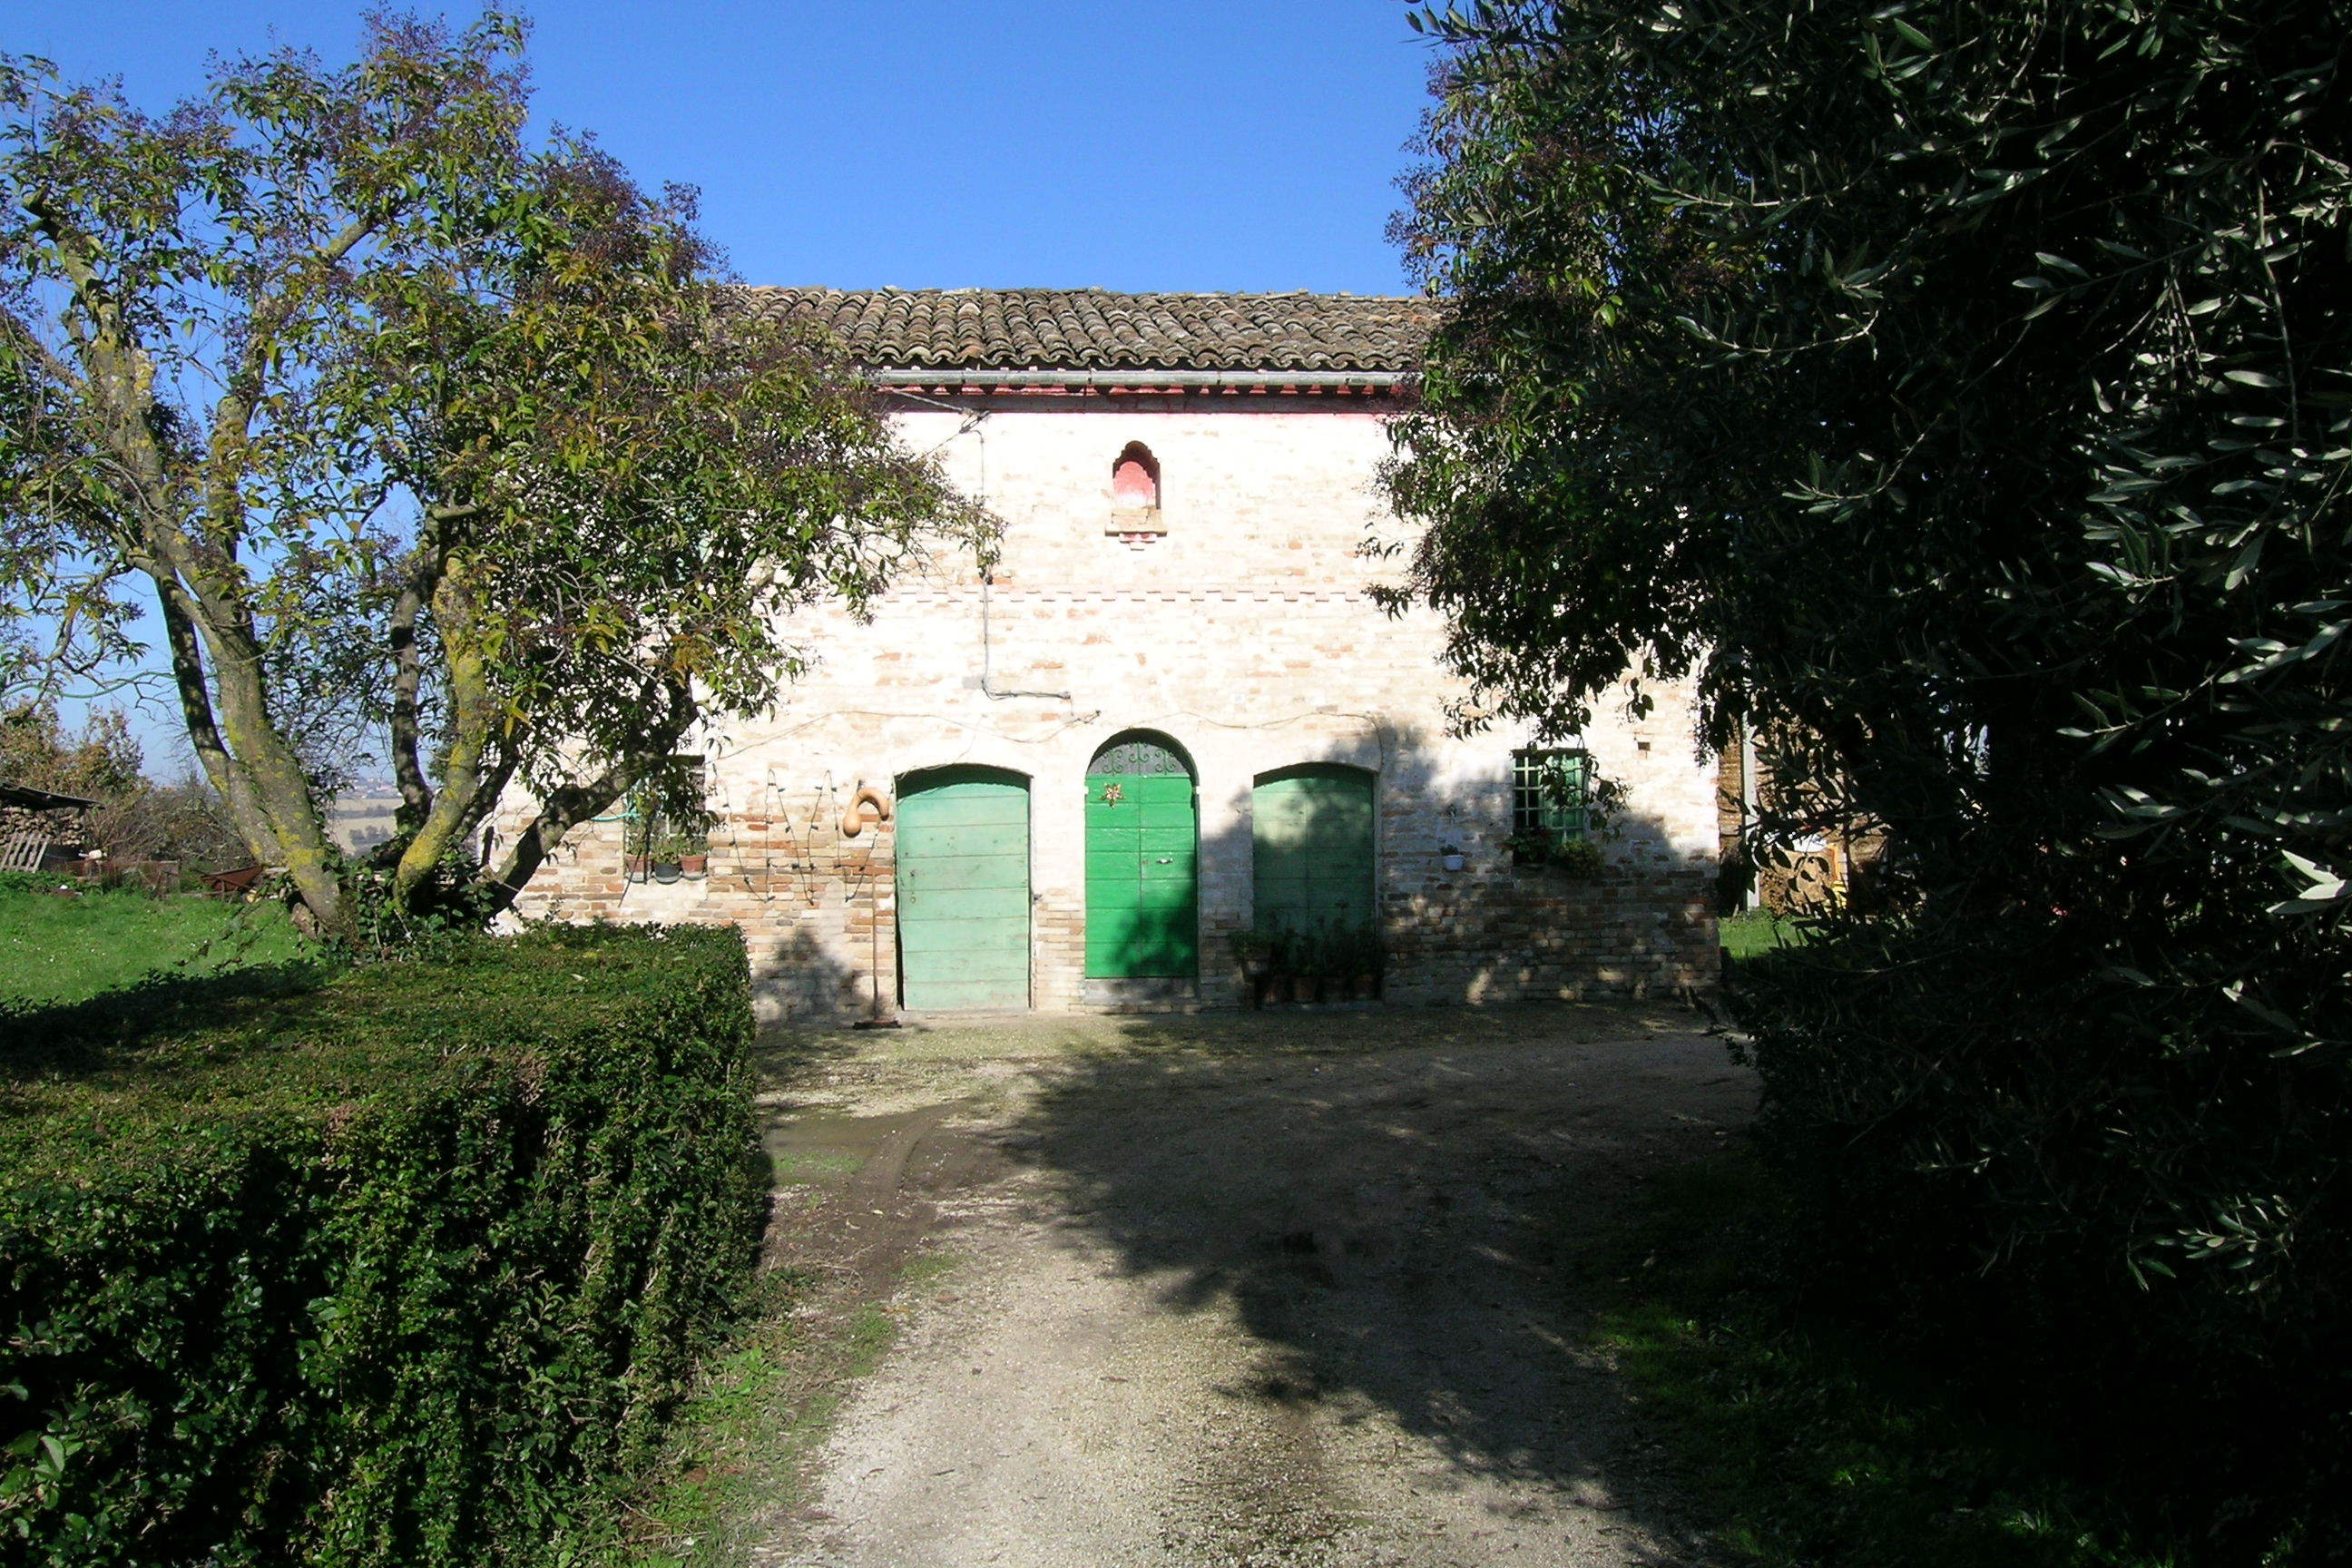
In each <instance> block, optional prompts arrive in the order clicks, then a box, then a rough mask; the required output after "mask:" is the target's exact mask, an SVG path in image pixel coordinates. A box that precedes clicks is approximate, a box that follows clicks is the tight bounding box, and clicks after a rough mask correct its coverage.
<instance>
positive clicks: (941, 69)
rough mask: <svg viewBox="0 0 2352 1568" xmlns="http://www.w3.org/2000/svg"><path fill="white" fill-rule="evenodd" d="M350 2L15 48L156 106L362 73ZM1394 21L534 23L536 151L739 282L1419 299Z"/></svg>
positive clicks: (1084, 2) (120, 6)
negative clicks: (278, 56)
mask: <svg viewBox="0 0 2352 1568" xmlns="http://www.w3.org/2000/svg"><path fill="white" fill-rule="evenodd" d="M417 9H419V10H422V11H425V12H427V13H430V12H432V11H434V10H435V7H433V6H431V5H424V6H419V7H417ZM361 11H362V6H361V5H356V4H352V5H298V4H284V3H278V0H208V3H205V4H194V3H191V0H177V3H174V0H53V3H49V4H43V5H32V4H19V5H15V6H14V7H12V8H11V14H10V15H9V16H8V17H7V19H6V20H5V22H0V50H6V51H8V52H11V53H17V54H31V55H39V56H42V57H44V58H48V59H51V60H54V61H55V62H56V63H57V64H58V68H60V70H61V71H62V72H63V74H64V75H65V76H66V78H67V79H68V80H78V81H88V80H94V79H100V78H104V77H110V76H120V77H121V79H122V85H123V89H124V91H125V92H126V94H127V95H128V96H129V97H130V99H131V101H132V102H133V103H135V104H137V105H138V106H139V107H141V108H142V109H146V110H152V111H159V112H160V111H161V110H164V109H166V108H168V107H169V106H170V105H171V104H172V103H173V102H175V101H177V100H180V99H182V98H185V97H190V96H193V95H194V94H197V93H199V92H201V91H202V90H203V89H204V87H205V72H206V68H207V57H208V56H209V55H210V54H211V53H212V52H214V51H218V52H220V53H221V54H224V55H235V54H239V53H250V52H257V51H262V50H267V49H269V48H273V47H279V46H283V45H293V46H297V47H307V48H311V49H314V50H316V51H317V52H318V53H319V54H320V56H321V57H323V58H325V59H327V60H328V61H329V62H331V63H341V62H342V61H344V60H348V59H349V58H351V57H352V51H353V48H354V47H355V45H356V43H357V40H358V37H359V17H360V15H361ZM1404 13H1405V5H1404V4H1403V0H1256V3H1254V4H1253V3H1246V0H1191V3H1189V4H1171V3H1166V0H994V3H992V4H980V3H977V0H871V3H862V4H851V5H839V4H835V5H812V4H807V3H805V0H771V3H769V4H765V5H719V4H695V3H692V0H680V3H675V4H668V5H622V4H618V3H614V0H595V3H584V0H583V3H577V4H560V3H549V4H541V5H537V6H535V7H529V8H527V14H528V15H530V16H531V17H532V21H533V28H532V34H531V42H530V60H531V68H532V75H533V80H534V84H535V88H536V95H535V98H534V100H533V102H534V106H535V109H536V111H537V114H538V118H539V120H540V122H541V126H542V128H543V127H544V126H546V125H547V124H550V123H562V124H563V125H566V126H569V127H572V128H574V129H578V130H585V131H592V132H595V133H596V134H597V136H598V137H599V139H600V140H602V141H603V142H604V145H605V146H606V147H607V148H608V149H610V150H611V151H612V152H613V153H615V154H617V155H618V156H619V157H620V159H621V161H622V162H623V163H625V164H626V165H627V166H628V167H629V169H630V170H631V171H632V172H633V173H634V174H635V175H636V176H637V178H638V179H639V180H640V181H642V182H644V183H646V184H659V183H661V182H664V181H677V182H680V183H682V184H693V185H697V186H699V187H700V188H701V190H702V195H703V206H702V212H703V228H704V231H705V232H706V233H707V234H708V235H709V237H711V238H712V239H714V240H716V241H717V242H718V243H719V245H720V246H722V247H724V248H725V249H726V251H727V254H728V257H729V259H730V262H731V263H732V265H733V268H734V269H735V270H736V271H737V272H738V273H739V274H740V275H741V276H742V277H744V278H745V279H749V280H750V281H751V282H754V283H782V284H792V283H800V284H807V283H823V284H831V285H834V286H835V287H840V288H866V287H875V286H878V285H884V284H895V285H898V286H899V287H902V288H909V289H927V288H954V287H959V286H975V285H976V286H983V287H997V288H1012V287H1022V286H1047V287H1055V288H1077V287H1086V286H1098V287H1101V288H1106V289H1316V290H1319V291H1332V292H1336V291H1342V290H1344V291H1347V292H1350V293H1358V294H1389V293H1397V292H1400V291H1402V289H1403V288H1404V287H1405V284H1404V278H1403V274H1402V268H1400V267H1399V265H1398V260H1397V257H1396V253H1395V252H1394V251H1393V250H1392V249H1391V247H1389V245H1388V244H1387V242H1386V241H1385V239H1384V238H1383V237H1382V230H1383V228H1384V226H1385V225H1386V223H1387V221H1388V216H1389V214H1390V213H1391V211H1392V210H1393V209H1394V208H1395V207H1396V206H1397V205H1398V203H1399V201H1400V200H1401V197H1400V196H1399V194H1398V192H1397V190H1396V186H1395V180H1396V176H1397V175H1398V174H1399V173H1401V172H1402V170H1403V168H1404V167H1405V165H1406V164H1407V163H1409V162H1410V156H1409V154H1408V153H1406V151H1405V143H1406V142H1407V141H1408V140H1409V139H1410V138H1411V137H1412V133H1413V131H1414V128H1415V126H1416V124H1417V122H1418V121H1419V117H1420V113H1421V108H1422V104H1423V98H1424V95H1425V73H1426V70H1427V68H1428V63H1429V58H1430V56H1429V50H1428V47H1427V46H1426V45H1424V44H1423V43H1422V42H1420V41H1419V40H1418V38H1417V37H1416V36H1415V35H1414V34H1413V33H1412V31H1411V30H1410V29H1409V28H1408V27H1407V26H1405V21H1404ZM441 14H443V15H446V16H450V17H451V18H452V19H455V20H464V19H468V18H470V17H472V16H475V15H477V14H478V12H477V10H475V9H473V8H470V7H467V8H450V9H447V10H446V11H443V12H442V13H441ZM149 629H150V631H151V633H152V626H151V627H150V628H149ZM148 640H150V641H152V640H153V638H152V635H151V636H150V637H149V639H148ZM126 695H127V694H126ZM124 700H125V697H124V696H118V697H116V698H114V699H111V700H110V701H113V702H121V701H124ZM68 707H69V709H70V710H78V709H79V704H69V705H68ZM130 707H131V713H132V720H133V723H134V725H135V726H136V727H137V729H138V731H139V733H140V735H141V739H142V742H143V743H144V746H145V749H146V752H147V756H148V766H149V771H150V772H152V773H166V772H170V771H172V770H173V766H174V763H173V759H174V758H175V757H184V755H185V741H184V738H183V737H182V736H180V734H179V732H178V728H177V721H176V714H175V712H174V710H173V709H172V707H171V705H170V704H168V703H167V702H162V701H156V700H152V699H151V700H144V701H136V700H134V701H131V703H130ZM73 716H74V715H73V714H71V713H69V718H71V717H73Z"/></svg>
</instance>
